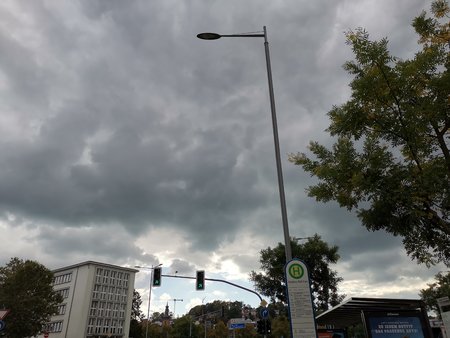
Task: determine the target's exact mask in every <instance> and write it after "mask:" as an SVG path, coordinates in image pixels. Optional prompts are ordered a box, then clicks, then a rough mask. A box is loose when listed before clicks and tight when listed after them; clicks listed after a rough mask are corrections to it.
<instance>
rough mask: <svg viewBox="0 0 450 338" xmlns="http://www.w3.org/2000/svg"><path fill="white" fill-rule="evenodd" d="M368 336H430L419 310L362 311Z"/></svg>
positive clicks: (415, 337)
mask: <svg viewBox="0 0 450 338" xmlns="http://www.w3.org/2000/svg"><path fill="white" fill-rule="evenodd" d="M363 322H364V324H365V328H366V332H367V336H368V337H369V338H430V337H429V335H428V329H427V326H426V324H425V320H424V318H423V315H422V313H421V312H420V311H390V312H386V311H372V312H371V311H363Z"/></svg>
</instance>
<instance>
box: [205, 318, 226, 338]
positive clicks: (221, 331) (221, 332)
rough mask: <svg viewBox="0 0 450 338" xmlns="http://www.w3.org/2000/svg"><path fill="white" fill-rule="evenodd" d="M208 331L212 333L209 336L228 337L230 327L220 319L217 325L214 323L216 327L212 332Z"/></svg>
mask: <svg viewBox="0 0 450 338" xmlns="http://www.w3.org/2000/svg"><path fill="white" fill-rule="evenodd" d="M208 333H210V334H209V335H208V337H211V338H223V337H228V327H227V326H226V324H225V323H224V322H223V321H221V320H220V321H219V322H218V323H216V325H214V328H213V329H212V330H211V332H208Z"/></svg>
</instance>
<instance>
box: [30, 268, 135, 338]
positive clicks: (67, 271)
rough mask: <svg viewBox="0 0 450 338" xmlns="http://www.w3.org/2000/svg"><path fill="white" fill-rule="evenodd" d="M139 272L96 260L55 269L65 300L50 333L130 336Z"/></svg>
mask: <svg viewBox="0 0 450 338" xmlns="http://www.w3.org/2000/svg"><path fill="white" fill-rule="evenodd" d="M136 272H138V270H136V269H131V268H124V267H121V266H116V265H110V264H104V263H98V262H93V261H87V262H83V263H79V264H75V265H71V266H67V267H63V268H60V269H56V270H53V273H54V280H53V288H54V289H55V290H56V291H58V292H59V293H60V294H61V295H62V296H63V298H64V300H63V302H62V303H61V304H60V305H59V309H58V310H59V311H58V314H57V315H55V316H53V317H52V318H51V320H50V323H48V326H47V332H48V333H47V335H48V336H49V337H51V338H63V337H64V338H86V337H89V338H97V337H111V338H128V332H129V329H130V317H131V305H132V301H133V290H134V279H135V273H136ZM38 337H39V338H42V337H44V334H42V335H40V336H38Z"/></svg>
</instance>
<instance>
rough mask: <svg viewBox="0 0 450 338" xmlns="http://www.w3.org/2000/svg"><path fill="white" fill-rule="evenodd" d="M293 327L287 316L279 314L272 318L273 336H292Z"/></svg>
mask: <svg viewBox="0 0 450 338" xmlns="http://www.w3.org/2000/svg"><path fill="white" fill-rule="evenodd" d="M290 334H291V329H290V327H289V321H288V318H287V317H286V316H279V317H276V318H274V319H272V332H271V336H272V337H286V338H287V337H290Z"/></svg>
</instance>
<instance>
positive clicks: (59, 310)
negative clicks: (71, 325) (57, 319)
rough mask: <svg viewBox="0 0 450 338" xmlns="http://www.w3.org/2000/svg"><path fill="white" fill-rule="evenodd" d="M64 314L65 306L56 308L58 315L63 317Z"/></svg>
mask: <svg viewBox="0 0 450 338" xmlns="http://www.w3.org/2000/svg"><path fill="white" fill-rule="evenodd" d="M65 313H66V304H61V305H59V306H58V315H63V314H65Z"/></svg>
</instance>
